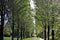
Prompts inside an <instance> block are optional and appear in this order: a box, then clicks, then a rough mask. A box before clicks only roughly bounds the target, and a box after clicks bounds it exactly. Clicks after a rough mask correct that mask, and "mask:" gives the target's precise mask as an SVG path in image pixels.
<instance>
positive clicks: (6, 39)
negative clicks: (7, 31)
mask: <svg viewBox="0 0 60 40" xmlns="http://www.w3.org/2000/svg"><path fill="white" fill-rule="evenodd" d="M4 40H11V37H4ZM14 40H17V38H14ZM23 40H31V39H30V38H25V39H23Z"/></svg>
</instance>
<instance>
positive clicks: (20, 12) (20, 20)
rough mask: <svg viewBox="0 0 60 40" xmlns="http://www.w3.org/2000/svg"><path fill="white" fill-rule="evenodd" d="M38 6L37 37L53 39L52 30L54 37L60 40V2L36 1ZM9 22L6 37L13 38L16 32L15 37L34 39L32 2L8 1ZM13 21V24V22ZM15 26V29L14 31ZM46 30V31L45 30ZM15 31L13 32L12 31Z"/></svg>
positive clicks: (26, 0) (28, 0)
mask: <svg viewBox="0 0 60 40" xmlns="http://www.w3.org/2000/svg"><path fill="white" fill-rule="evenodd" d="M34 2H35V5H36V16H35V19H36V25H35V26H36V27H35V30H36V36H39V37H41V38H44V36H45V35H44V33H45V32H44V30H45V31H46V39H47V38H48V35H49V37H50V39H52V30H54V35H55V36H54V37H55V39H56V40H60V5H59V0H35V1H34ZM7 5H8V8H7V9H8V11H9V13H8V22H7V24H6V25H5V26H4V36H11V35H12V34H13V32H14V34H13V35H14V36H15V37H17V36H18V37H20V36H21V35H22V37H23V38H27V37H32V34H33V31H34V24H33V19H32V14H31V11H32V10H31V7H30V0H13V1H12V0H8V2H7ZM12 21H13V22H12ZM12 24H14V29H12ZM45 28H46V29H45ZM12 30H13V31H12Z"/></svg>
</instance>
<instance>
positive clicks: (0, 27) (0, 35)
mask: <svg viewBox="0 0 60 40" xmlns="http://www.w3.org/2000/svg"><path fill="white" fill-rule="evenodd" d="M0 3H1V4H0V7H1V9H0V14H1V25H0V40H3V26H4V10H5V6H4V0H0Z"/></svg>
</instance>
